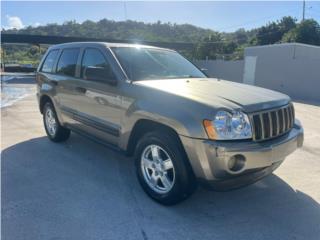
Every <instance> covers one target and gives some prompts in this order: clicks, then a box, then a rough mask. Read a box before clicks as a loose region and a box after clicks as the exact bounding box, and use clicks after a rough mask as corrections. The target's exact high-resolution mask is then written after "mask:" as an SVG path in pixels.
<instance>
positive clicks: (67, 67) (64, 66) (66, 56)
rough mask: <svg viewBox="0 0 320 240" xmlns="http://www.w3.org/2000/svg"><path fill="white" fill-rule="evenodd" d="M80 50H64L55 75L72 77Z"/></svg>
mask: <svg viewBox="0 0 320 240" xmlns="http://www.w3.org/2000/svg"><path fill="white" fill-rule="evenodd" d="M79 52H80V49H78V48H70V49H64V50H63V51H62V54H61V56H60V59H59V62H58V66H57V73H59V74H63V75H67V76H71V77H74V75H75V72H76V66H77V60H78V56H79Z"/></svg>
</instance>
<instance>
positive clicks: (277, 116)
mask: <svg viewBox="0 0 320 240" xmlns="http://www.w3.org/2000/svg"><path fill="white" fill-rule="evenodd" d="M250 121H251V124H252V130H253V132H252V134H253V140H254V141H263V140H267V139H271V138H274V137H277V136H280V135H282V134H284V133H286V132H288V131H289V130H290V129H291V128H292V127H293V124H294V108H293V105H292V104H289V105H286V106H284V107H281V108H277V109H271V110H268V111H262V112H257V113H253V114H251V115H250Z"/></svg>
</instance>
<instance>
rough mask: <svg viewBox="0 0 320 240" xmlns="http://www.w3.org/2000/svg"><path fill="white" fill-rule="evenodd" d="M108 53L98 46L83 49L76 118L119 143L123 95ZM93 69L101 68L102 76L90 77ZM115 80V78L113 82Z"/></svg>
mask: <svg viewBox="0 0 320 240" xmlns="http://www.w3.org/2000/svg"><path fill="white" fill-rule="evenodd" d="M106 54H107V53H106V52H103V51H102V50H100V49H98V48H86V49H84V50H83V53H82V58H81V64H80V77H79V79H78V80H77V82H76V87H75V88H74V90H75V91H76V94H77V96H79V97H78V102H77V103H76V105H77V107H76V113H75V118H76V120H77V121H78V122H79V123H81V124H80V126H81V128H82V130H84V131H87V132H88V133H90V134H91V135H92V134H93V135H95V136H96V137H98V138H100V139H102V140H106V141H107V142H109V143H111V144H114V145H117V143H118V139H119V134H120V117H121V112H122V110H121V96H120V95H119V85H118V84H117V79H116V75H115V74H114V72H113V69H112V67H111V65H110V64H109V62H108V60H107V55H106ZM89 68H91V69H92V68H99V69H101V70H102V72H104V73H105V74H104V75H103V77H102V78H100V79H94V78H90V76H88V75H87V74H86V72H87V69H89ZM110 80H113V81H110Z"/></svg>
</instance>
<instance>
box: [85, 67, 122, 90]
mask: <svg viewBox="0 0 320 240" xmlns="http://www.w3.org/2000/svg"><path fill="white" fill-rule="evenodd" d="M83 77H84V78H85V79H88V80H92V81H97V82H105V83H108V84H110V85H117V80H116V77H115V76H114V75H113V74H112V71H111V69H108V68H103V67H93V66H89V67H86V68H85V69H84V73H83Z"/></svg>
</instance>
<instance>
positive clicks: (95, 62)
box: [81, 48, 115, 79]
mask: <svg viewBox="0 0 320 240" xmlns="http://www.w3.org/2000/svg"><path fill="white" fill-rule="evenodd" d="M87 67H96V68H101V69H104V70H105V71H103V72H105V73H106V76H105V77H106V78H107V79H115V75H114V74H113V72H112V69H111V67H110V64H109V63H108V62H107V60H106V58H105V57H104V56H103V54H102V52H101V51H100V50H98V49H94V48H88V49H86V50H85V52H84V55H83V58H82V64H81V77H83V78H85V79H86V76H85V70H86V68H87Z"/></svg>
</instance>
